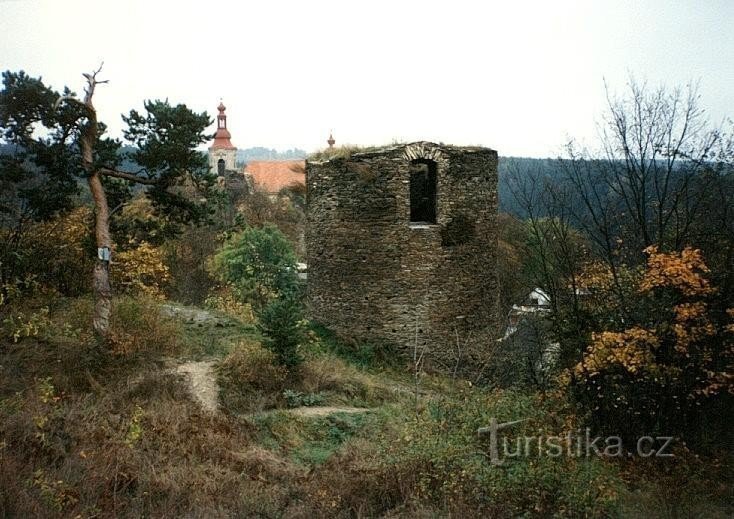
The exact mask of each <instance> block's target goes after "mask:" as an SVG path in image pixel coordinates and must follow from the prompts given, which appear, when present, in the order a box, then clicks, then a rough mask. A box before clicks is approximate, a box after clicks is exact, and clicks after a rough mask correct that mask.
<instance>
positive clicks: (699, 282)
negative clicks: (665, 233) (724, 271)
mask: <svg viewBox="0 0 734 519" xmlns="http://www.w3.org/2000/svg"><path fill="white" fill-rule="evenodd" d="M645 252H646V253H647V254H648V258H647V269H646V271H645V275H644V277H643V279H642V282H641V283H640V292H642V293H645V292H650V291H652V290H654V289H656V288H674V289H676V290H678V291H679V292H681V294H683V295H684V296H689V297H692V296H704V295H709V294H713V293H714V292H715V291H716V289H715V288H713V287H712V286H711V284H710V283H709V280H708V279H706V277H704V274H707V273H708V272H709V269H708V267H707V266H706V264H705V263H704V261H703V255H702V254H701V251H700V250H698V249H692V248H691V247H686V248H685V249H683V250H682V251H681V252H671V253H663V252H658V249H657V247H656V246H654V245H653V246H650V247H648V248H646V249H645Z"/></svg>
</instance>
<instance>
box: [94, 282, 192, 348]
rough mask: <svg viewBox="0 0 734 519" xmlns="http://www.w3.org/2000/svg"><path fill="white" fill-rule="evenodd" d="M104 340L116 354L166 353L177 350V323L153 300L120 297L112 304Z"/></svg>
mask: <svg viewBox="0 0 734 519" xmlns="http://www.w3.org/2000/svg"><path fill="white" fill-rule="evenodd" d="M108 340H109V343H110V349H111V351H112V352H113V353H115V354H118V355H131V354H154V355H161V354H168V355H170V354H173V353H176V352H177V351H178V350H179V347H180V344H181V325H180V323H178V322H177V321H175V320H174V319H171V318H169V317H166V316H164V315H162V314H161V311H160V306H159V304H158V302H157V301H155V300H154V299H149V298H146V297H144V296H139V297H137V298H133V297H130V296H123V297H120V298H117V299H116V300H115V301H114V304H113V305H112V316H111V318H110V332H109V337H108Z"/></svg>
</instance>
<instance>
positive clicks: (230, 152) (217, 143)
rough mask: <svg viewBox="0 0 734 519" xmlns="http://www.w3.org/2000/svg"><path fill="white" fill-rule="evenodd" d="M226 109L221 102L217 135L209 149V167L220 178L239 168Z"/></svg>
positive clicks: (218, 108)
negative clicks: (226, 172)
mask: <svg viewBox="0 0 734 519" xmlns="http://www.w3.org/2000/svg"><path fill="white" fill-rule="evenodd" d="M226 109H227V107H226V106H224V103H223V102H221V101H220V102H219V106H218V107H217V110H219V115H217V133H216V134H214V142H213V143H212V145H211V147H210V148H209V167H210V168H211V171H212V172H216V173H217V175H219V176H222V175H224V173H225V171H234V170H235V169H236V167H237V166H236V158H237V148H236V147H235V146H234V145H233V144H232V141H231V140H230V139H231V138H232V135H231V134H230V133H229V130H227V116H226V115H225V114H224V111H225V110H226Z"/></svg>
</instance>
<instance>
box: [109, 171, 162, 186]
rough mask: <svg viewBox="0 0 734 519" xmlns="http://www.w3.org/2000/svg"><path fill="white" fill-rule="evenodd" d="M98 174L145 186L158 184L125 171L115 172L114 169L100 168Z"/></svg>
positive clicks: (155, 181)
mask: <svg viewBox="0 0 734 519" xmlns="http://www.w3.org/2000/svg"><path fill="white" fill-rule="evenodd" d="M99 173H100V174H102V175H104V176H106V177H114V178H121V179H123V180H129V181H130V182H136V183H138V184H145V185H146V186H154V185H156V184H158V181H157V180H155V179H152V178H142V177H138V176H136V175H133V174H132V173H127V172H125V171H117V170H116V169H110V168H100V169H99Z"/></svg>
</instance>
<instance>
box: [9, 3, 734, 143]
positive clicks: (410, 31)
mask: <svg viewBox="0 0 734 519" xmlns="http://www.w3.org/2000/svg"><path fill="white" fill-rule="evenodd" d="M102 60H104V69H103V74H102V78H103V79H109V80H110V83H109V84H108V85H103V86H102V87H100V88H99V89H98V92H97V94H96V96H95V103H96V106H97V109H98V112H99V115H100V119H101V120H103V121H105V122H106V123H107V124H108V125H109V127H110V131H111V133H112V134H113V135H115V136H120V129H121V127H122V121H121V119H120V114H121V113H122V112H125V113H127V112H128V111H129V110H130V109H131V108H142V101H143V99H151V98H153V99H156V98H161V99H163V98H168V99H169V100H170V101H171V102H176V103H178V102H184V103H186V104H187V105H188V106H190V107H191V108H193V109H195V110H197V111H203V110H207V111H208V112H209V114H210V115H214V114H215V113H216V106H217V104H218V103H219V99H220V97H221V98H223V100H224V103H225V104H226V105H227V114H228V116H229V119H228V122H229V129H230V131H231V132H232V141H233V142H234V144H235V145H236V146H238V147H240V148H247V147H251V146H266V147H273V148H278V149H286V148H292V147H299V148H303V149H306V150H307V151H313V150H316V149H318V148H322V147H324V146H325V141H326V139H327V137H328V134H329V130H330V129H333V130H334V137H335V138H336V140H337V142H338V143H339V144H344V143H351V144H363V145H370V144H384V143H389V142H392V141H393V140H400V141H414V140H433V141H441V142H446V143H451V144H460V145H483V146H488V147H491V148H494V149H496V150H498V151H499V153H500V154H501V155H522V156H536V157H545V156H556V155H557V154H558V153H559V151H560V149H561V146H562V145H563V143H564V142H566V141H567V139H568V137H569V136H573V137H576V138H578V139H580V140H582V141H585V142H591V141H593V139H594V137H595V135H596V130H595V121H596V120H598V119H599V115H600V113H601V111H602V110H603V108H604V103H605V93H604V79H605V78H606V80H607V82H608V83H609V84H610V85H611V87H612V89H614V90H621V89H623V88H624V85H625V82H626V80H627V77H628V75H629V73H632V74H634V75H635V76H637V77H638V78H644V79H647V81H648V82H649V83H651V84H653V85H658V84H661V83H662V84H666V85H669V86H675V85H681V84H685V83H686V82H688V81H689V80H700V91H701V95H702V104H703V105H704V106H705V107H706V108H707V111H708V114H709V116H710V118H711V120H712V121H714V122H720V121H721V120H722V119H723V118H724V117H726V116H734V1H732V0H721V1H713V0H698V1H689V2H685V1H675V2H670V1H662V0H661V1H633V2H624V1H619V0H616V1H609V2H591V1H578V2H571V1H569V2H562V1H552V2H549V1H542V2H541V1H539V2H520V1H512V2H508V1H502V2H496V3H495V2H486V1H478V0H475V1H463V0H451V1H446V0H444V1H438V2H436V1H428V0H422V1H417V2H408V1H400V0H391V1H387V2H383V1H379V0H369V1H363V2H354V1H347V0H339V1H321V0H311V1H304V0H300V1H292V2H285V1H277V0H267V1H266V0H257V1H244V0H242V1H239V2H225V1H221V0H220V1H207V2H204V1H198V2H187V1H184V0H176V1H172V2H164V1H154V0H145V1H137V0H124V1H120V0H115V1H109V2H108V1H106V0H96V1H66V0H53V1H33V0H0V68H2V69H3V70H6V69H10V70H14V71H15V70H20V69H23V70H25V71H26V72H28V73H29V74H31V75H34V76H38V75H42V76H43V79H44V80H45V81H46V82H47V83H50V84H51V85H52V86H53V87H54V88H57V89H60V88H61V87H62V86H63V85H68V86H69V87H71V88H72V89H73V90H75V91H76V92H77V93H81V92H82V90H83V78H82V76H81V72H84V71H90V70H92V69H94V68H96V67H97V66H98V65H99V63H100V62H101V61H102Z"/></svg>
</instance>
